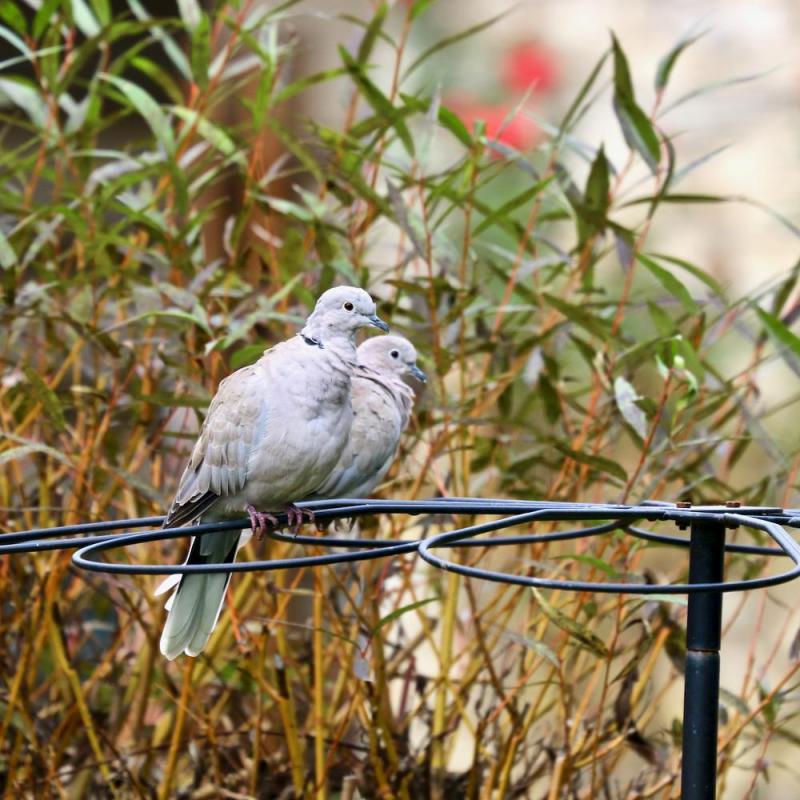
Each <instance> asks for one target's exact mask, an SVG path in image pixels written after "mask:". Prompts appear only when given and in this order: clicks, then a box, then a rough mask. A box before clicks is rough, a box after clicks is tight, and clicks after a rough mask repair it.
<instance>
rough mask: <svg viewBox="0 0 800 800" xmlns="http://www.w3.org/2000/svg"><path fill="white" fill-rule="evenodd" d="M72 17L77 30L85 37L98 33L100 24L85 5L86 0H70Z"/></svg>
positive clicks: (89, 37) (88, 37)
mask: <svg viewBox="0 0 800 800" xmlns="http://www.w3.org/2000/svg"><path fill="white" fill-rule="evenodd" d="M72 19H73V20H74V21H75V25H76V27H77V28H78V30H79V31H80V32H81V33H82V34H83V35H84V36H85V37H86V38H87V39H91V38H92V37H93V36H97V34H98V33H100V24H99V23H98V22H97V18H96V17H95V15H94V14H93V13H92V10H91V9H90V8H89V6H87V5H86V0H72Z"/></svg>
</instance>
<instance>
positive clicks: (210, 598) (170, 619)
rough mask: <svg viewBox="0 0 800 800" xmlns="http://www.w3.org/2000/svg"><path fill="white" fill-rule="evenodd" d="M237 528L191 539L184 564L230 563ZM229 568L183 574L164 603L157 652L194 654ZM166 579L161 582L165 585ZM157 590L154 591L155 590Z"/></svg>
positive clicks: (216, 609)
mask: <svg viewBox="0 0 800 800" xmlns="http://www.w3.org/2000/svg"><path fill="white" fill-rule="evenodd" d="M238 542H239V531H220V532H219V533H211V534H207V535H206V536H199V537H195V538H193V539H192V544H191V547H190V549H189V556H188V558H187V559H186V563H187V564H213V563H226V562H229V563H233V561H234V559H235V558H236V550H237V544H238ZM230 579H231V574H230V572H218V573H215V574H210V575H209V574H206V575H202V574H200V575H184V576H183V577H182V578H181V579H180V582H179V583H178V588H177V589H176V590H175V593H174V594H173V595H172V596H171V597H170V598H169V600H168V601H167V603H166V606H165V607H166V608H167V609H168V614H167V621H166V622H165V623H164V630H163V632H162V633H161V643H160V647H161V652H162V654H163V655H164V656H165V657H166V658H168V659H169V660H170V661H172V659H173V658H176V657H177V656H179V655H180V654H181V653H183V652H185V653H186V655H187V656H196V655H198V654H199V653H201V652H202V650H203V648H204V647H205V646H206V643H207V642H208V639H209V637H210V636H211V633H212V631H213V630H214V628H215V627H216V624H217V620H218V619H219V614H220V611H221V610H222V602H223V600H224V599H225V590H226V589H227V588H228V581H230ZM169 582H170V579H169V578H168V579H167V580H166V581H164V583H162V585H161V588H162V589H163V588H168V586H169ZM157 593H158V592H157Z"/></svg>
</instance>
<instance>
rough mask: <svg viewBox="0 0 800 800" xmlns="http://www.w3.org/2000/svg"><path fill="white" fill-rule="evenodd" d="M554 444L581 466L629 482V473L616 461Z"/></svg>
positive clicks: (560, 444)
mask: <svg viewBox="0 0 800 800" xmlns="http://www.w3.org/2000/svg"><path fill="white" fill-rule="evenodd" d="M552 444H553V446H554V447H555V448H556V450H558V451H559V452H561V453H563V454H564V455H565V456H567V457H568V458H571V459H572V460H573V461H577V462H578V463H579V464H585V465H586V466H587V467H591V468H592V469H594V470H596V471H597V472H604V473H606V474H608V475H612V476H613V477H615V478H619V480H621V481H627V480H628V473H627V472H625V470H624V469H623V468H622V466H621V465H619V464H617V462H616V461H612V460H611V459H609V458H603V457H602V456H593V455H589V454H588V453H584V452H583V451H581V450H573V449H572V448H570V447H567V445H565V444H563V443H562V442H552Z"/></svg>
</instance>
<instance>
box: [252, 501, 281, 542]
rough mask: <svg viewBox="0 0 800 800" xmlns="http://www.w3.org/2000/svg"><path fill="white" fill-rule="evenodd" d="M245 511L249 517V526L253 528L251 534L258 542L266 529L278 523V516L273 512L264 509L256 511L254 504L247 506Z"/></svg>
mask: <svg viewBox="0 0 800 800" xmlns="http://www.w3.org/2000/svg"><path fill="white" fill-rule="evenodd" d="M246 511H247V516H248V517H250V527H251V528H252V529H253V535H254V536H255V537H256V540H257V541H259V542H260V541H261V540H262V539H263V538H264V536H265V535H266V533H267V531H269V530H270V529H271V528H274V527H275V526H276V525H277V524H278V518H277V517H276V516H275V515H274V514H268V513H267V512H266V511H256V507H255V506H250V505H249V506H247V509H246Z"/></svg>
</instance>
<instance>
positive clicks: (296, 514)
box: [286, 503, 314, 536]
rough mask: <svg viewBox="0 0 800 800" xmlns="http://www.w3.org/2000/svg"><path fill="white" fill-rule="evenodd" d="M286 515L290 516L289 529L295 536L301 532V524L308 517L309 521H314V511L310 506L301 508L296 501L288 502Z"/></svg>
mask: <svg viewBox="0 0 800 800" xmlns="http://www.w3.org/2000/svg"><path fill="white" fill-rule="evenodd" d="M286 516H287V517H288V518H289V530H290V531H291V532H292V533H293V534H294V535H295V536H297V534H298V533H299V532H300V526H301V525H302V524H303V522H304V521H305V520H306V519H307V520H308V521H309V522H313V521H314V512H313V511H312V510H311V509H310V508H300V507H299V506H296V505H295V504H294V503H287V505H286Z"/></svg>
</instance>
